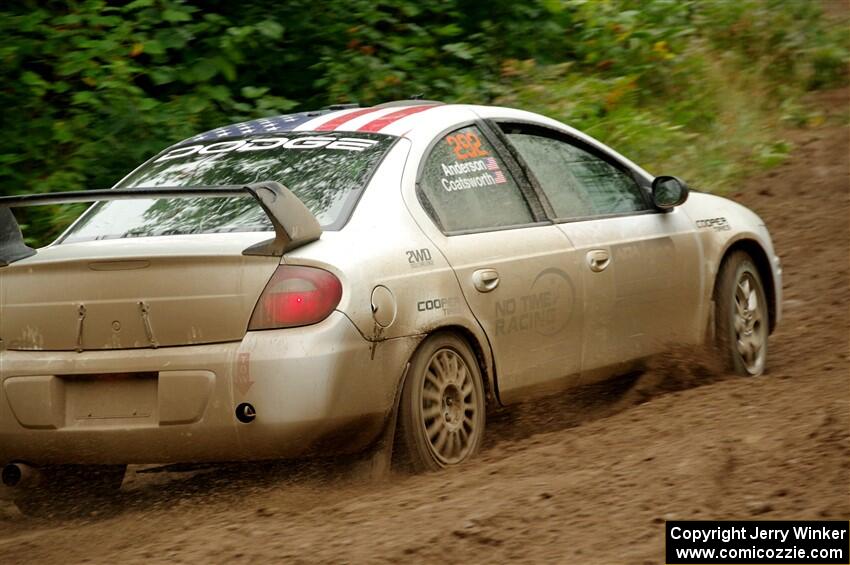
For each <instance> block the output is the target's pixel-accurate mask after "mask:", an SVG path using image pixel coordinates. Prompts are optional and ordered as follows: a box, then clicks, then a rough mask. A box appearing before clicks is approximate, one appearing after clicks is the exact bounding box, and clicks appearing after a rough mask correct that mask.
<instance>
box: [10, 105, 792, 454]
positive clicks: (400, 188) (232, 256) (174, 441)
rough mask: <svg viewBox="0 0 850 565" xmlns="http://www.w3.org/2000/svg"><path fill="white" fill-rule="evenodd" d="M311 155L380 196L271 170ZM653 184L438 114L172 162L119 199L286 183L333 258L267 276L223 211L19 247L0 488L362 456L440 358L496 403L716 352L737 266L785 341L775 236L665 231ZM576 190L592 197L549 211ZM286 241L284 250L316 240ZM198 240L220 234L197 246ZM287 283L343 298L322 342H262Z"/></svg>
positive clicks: (516, 124) (757, 229)
mask: <svg viewBox="0 0 850 565" xmlns="http://www.w3.org/2000/svg"><path fill="white" fill-rule="evenodd" d="M332 144H341V145H342V146H343V148H342V149H339V148H338V147H337V148H329V146H330V145H332ZM305 147H306V149H305ZM376 148H378V149H379V150H378V149H376ZM302 149H304V150H309V151H313V152H321V151H323V152H325V153H327V152H333V151H339V152H346V154H351V155H361V154H365V153H369V152H370V151H372V152H373V153H371V155H372V156H373V157H374V158H373V159H372V161H369V163H368V164H365V165H364V164H363V163H362V162H357V163H355V164H354V165H352V166H351V167H349V168H346V165H345V162H342V164H341V165H340V164H337V165H338V166H337V165H334V166H336V169H335V170H343V169H345V170H355V169H356V170H357V171H360V172H362V173H363V174H362V175H361V176H360V177H358V179H357V182H356V183H354V184H355V185H356V186H354V187H353V188H351V187H350V186H349V187H348V188H346V189H345V190H344V191H343V192H345V194H344V195H343V196H339V195H338V194H337V193H338V192H339V190H338V189H334V190H332V191H330V192H329V193H328V194H323V193H321V190H320V189H316V188H315V187H317V186H319V187H321V186H324V183H326V182H330V183H331V184H332V181H327V179H325V178H321V177H316V179H314V180H313V181H311V180H310V179H311V177H310V174H307V175H306V177H304V178H300V177H299V178H298V179H292V178H285V177H286V176H287V174H290V173H287V172H286V171H287V170H289V169H286V170H284V169H281V168H279V167H278V168H277V169H276V168H275V167H276V166H277V165H276V164H275V163H277V164H279V162H282V161H281V160H285V159H288V158H289V157H287V155H290V154H294V153H296V152H298V151H299V150H302ZM325 153H321V154H320V153H316V155H318V156H321V155H324V154H325ZM258 155H267V156H269V162H268V163H266V162H260V161H262V159H261V158H260V157H258ZM249 157H250V159H254V161H250V160H246V159H249ZM317 158H319V157H317ZM322 158H324V157H322ZM351 158H354V157H351ZM228 159H230V160H231V161H228V163H230V164H229V165H228V166H227V167H223V169H222V170H218V169H217V168H216V167H217V163H221V162H224V161H226V160H228ZM257 159H259V160H260V161H257ZM269 163H271V165H270V164H269ZM298 163H302V164H303V160H302V161H298ZM322 164H323V163H322V162H319V163H317V164H316V166H315V167H314V169H311V168H310V165H309V163H308V164H307V165H305V167H304V170H306V171H308V172H309V170H313V171H314V173H315V170H318V169H316V167H320V166H321V165H322ZM299 166H300V165H299ZM240 167H241V168H240ZM296 168H297V166H296ZM234 169H239V170H240V173H239V174H233V170H234ZM151 171H153V172H151ZM570 171H579V172H577V173H576V172H570ZM290 172H291V171H290ZM219 173H220V174H219ZM311 174H313V173H311ZM158 175H159V176H158ZM281 175H282V177H284V178H281ZM568 175H573V177H572V178H568ZM653 179H654V177H653V176H651V175H650V174H648V173H647V172H646V171H644V170H643V169H641V168H640V167H638V166H637V165H635V164H634V163H632V162H630V161H629V160H628V159H626V158H624V157H623V156H621V155H619V154H617V153H616V152H614V151H613V150H611V149H609V148H608V147H606V146H604V145H602V144H601V143H599V142H597V141H595V140H593V139H592V138H590V137H588V136H586V135H584V134H582V133H580V132H578V131H576V130H574V129H572V128H570V127H567V126H565V125H563V124H561V123H559V122H557V121H554V120H551V119H548V118H545V117H542V116H539V115H536V114H532V113H529V112H525V111H519V110H513V109H507V108H497V107H485V106H468V105H441V104H433V103H427V102H408V103H403V104H397V105H387V106H382V107H374V108H346V109H341V110H328V111H323V112H318V113H305V114H295V115H291V116H283V117H279V118H270V119H266V120H259V121H254V122H248V123H245V124H237V125H235V126H229V127H227V128H220V129H219V130H214V131H213V132H207V133H206V134H202V135H199V136H197V137H196V138H193V139H190V140H187V141H185V142H183V143H181V144H178V145H176V146H173V147H170V148H168V149H166V150H165V151H164V152H163V153H161V154H160V155H158V156H156V157H154V158H152V159H151V160H150V161H148V162H147V163H146V164H144V165H142V166H141V167H140V168H139V169H138V170H137V171H135V172H134V173H131V174H130V175H129V176H128V177H127V179H124V180H123V181H122V182H121V183H119V184H118V185H117V186H118V188H117V189H115V190H114V192H118V191H120V190H122V189H124V190H128V189H131V188H132V187H134V186H136V187H139V186H187V185H193V186H205V187H209V186H220V185H228V186H237V185H242V184H248V183H252V182H253V183H262V182H264V181H278V182H281V183H282V184H283V185H286V186H287V187H289V189H290V190H291V191H292V192H291V193H292V194H294V195H295V196H297V197H298V198H299V199H300V200H301V201H302V202H304V203H305V204H306V205H307V208H308V209H310V211H311V212H312V213H313V214H314V215H315V217H316V218H318V222H319V223H321V227H322V230H321V233H320V237H319V236H318V235H316V237H313V238H311V237H307V238H306V241H303V242H298V244H297V245H290V246H282V247H279V248H278V249H277V250H276V251H275V250H274V249H273V250H272V251H270V252H268V253H251V252H250V251H248V250H250V249H254V250H256V249H257V247H258V246H259V247H261V248H262V247H263V245H264V244H265V243H267V242H268V241H269V237H270V233H269V231H270V229H271V228H270V227H269V226H268V225H267V224H263V222H265V221H266V219H264V216H262V214H261V215H260V216H256V215H253V214H254V213H255V212H254V211H250V212H245V211H244V210H242V209H240V211H238V213H231V212H232V210H231V211H230V212H228V213H227V214H225V215H227V216H228V220H227V222H230V223H227V222H224V223H222V222H218V223H216V220H215V218H216V209H214V208H203V206H201V207H199V208H175V206H177V205H176V204H175V203H176V202H178V200H181V199H167V200H159V201H158V202H167V203H169V204H168V205H167V206H163V205H158V204H154V200H150V201H143V202H144V206H145V207H144V208H142V209H141V210H142V212H139V209H138V208H133V206H138V205H139V204H138V203H139V201H138V200H133V201H130V204H127V206H128V207H125V208H120V207H118V206H119V205H120V206H124V205H125V204H126V203H124V202H123V201H111V200H107V201H106V202H105V203H99V204H96V205H95V206H93V207H92V208H91V209H90V210H89V211H88V212H86V213H85V214H83V216H82V217H81V218H80V219H79V220H78V221H77V223H76V224H75V225H73V226H72V227H71V228H70V229H69V230H68V231H67V232H66V233H65V234H64V235H63V236H61V237H60V238H59V239H58V240H57V241H56V242H55V243H53V244H52V245H49V246H47V247H45V248H43V249H40V250H38V252H37V253H35V254H30V253H28V252H26V251H21V249H22V248H21V245H20V242H17V243H14V244H12V243H9V241H11V240H12V239H14V237H13V236H14V234H12V235H11V236H8V238H9V239H8V240H7V242H6V244H5V247H0V248H4V249H6V261H5V262H6V263H8V264H7V265H6V266H3V267H0V339H2V341H0V380H2V386H0V463H4V462H11V461H22V462H27V463H30V464H33V465H45V464H58V463H77V464H113V463H142V462H157V463H160V462H162V463H165V462H185V461H210V460H239V459H263V458H278V457H296V456H302V455H306V454H313V453H321V454H329V453H342V452H353V451H358V450H362V449H363V448H365V447H367V446H368V445H369V444H370V443H371V442H373V441H375V439H376V438H377V437H378V436H379V435H380V434H381V432H382V430H383V429H384V427H385V425H386V423H387V422H388V421H390V420H391V418H390V416H391V415H392V414H393V410H394V408H395V406H396V405H397V402H398V397H399V391H400V390H401V387H402V386H403V383H404V379H405V374H406V370H407V368H408V364H409V360H410V358H411V356H412V355H413V354H414V352H415V351H416V349H417V347H418V346H419V345H420V343H422V341H423V340H424V339H425V338H426V337H427V336H428V335H431V334H433V333H434V332H438V331H441V330H452V331H453V332H455V333H456V334H458V335H460V336H463V338H464V339H465V340H467V341H468V343H469V344H470V347H471V348H472V349H473V350H474V351H475V352H476V355H477V357H478V359H479V362H480V365H481V367H480V369H481V374H482V376H483V379H484V387H485V389H486V391H487V396H488V398H489V399H490V401H491V402H494V403H501V404H509V403H513V402H516V401H519V400H521V399H524V398H528V397H529V396H530V395H534V394H543V393H547V392H550V391H552V390H556V389H558V388H563V387H569V386H574V385H577V384H580V383H586V382H589V381H591V380H594V379H599V378H603V377H605V376H608V375H611V374H613V373H616V372H618V371H622V370H625V369H627V368H629V367H630V366H631V365H632V364H633V363H635V362H637V361H639V360H641V359H644V358H646V357H648V356H650V355H653V354H656V353H658V352H660V351H663V350H664V349H665V348H666V347H668V346H669V345H670V344H671V343H692V344H698V343H703V342H705V341H706V340H708V339H710V338H711V333H712V329H711V328H712V325H711V321H712V317H713V296H714V286H715V278H716V275H717V272H718V269H719V266H720V265H721V263H722V261H723V259H724V257H725V256H727V255H728V254H729V253H730V252H732V251H733V250H735V249H744V250H746V251H747V252H748V253H749V254H750V255H751V256H752V257H753V259H754V261H755V262H756V263H757V264H758V268H759V272H760V275H761V278H762V280H763V281H764V283H765V288H766V294H767V296H768V302H769V310H770V318H769V320H770V329H771V330H772V329H773V327H774V325H775V324H776V322H777V321H778V320H779V318H780V313H781V312H780V304H781V269H780V265H779V260H778V258H777V257H776V255H775V253H774V249H773V247H772V244H771V240H770V237H769V235H768V232H767V229H766V228H765V226H764V223H763V222H762V221H761V220H760V219H759V218H758V217H757V216H756V215H755V214H754V213H752V212H751V211H749V210H748V209H746V208H744V207H742V206H740V205H738V204H735V203H733V202H731V201H729V200H726V199H723V198H720V197H717V196H712V195H708V194H701V193H691V195H690V197H689V198H688V199H687V201H686V202H685V203H684V204H682V205H679V206H675V207H672V208H670V209H659V208H657V207H655V206H653V200H652V194H651V190H652V189H651V186H652V183H653ZM349 180H350V179H349ZM346 182H348V181H346ZM574 182H578V183H579V184H581V185H583V186H586V187H588V188H589V190H590V191H589V192H588V193H587V194H581V195H578V196H577V195H576V194H575V193H566V192H565V193H561V192H559V191H558V188H557V186H558V185H559V183H562V184H563V185H564V186H566V185H567V184H570V185H571V186H572V183H574ZM299 183H301V185H303V187H304V188H302V189H298V188H297V186H300V185H299ZM311 187H312V188H311ZM594 187H596V188H598V189H599V191H598V192H594V191H593V189H594ZM299 190H300V192H299ZM313 190H318V193H315V192H311V191H313ZM334 191H336V192H334ZM567 192H568V191H567ZM287 194H288V192H287ZM317 194H318V196H317ZM203 198H206V197H201V196H199V199H203ZM311 198H312V200H311ZM323 198H324V200H323ZM243 200H245V201H247V202H248V204H247V205H246V206H249V207H251V206H253V208H254V209H255V210H260V212H262V211H263V209H262V207H261V206H257V202H254V201H253V200H252V199H251V198H247V199H243ZM192 202H193V203H194V204H193V205H195V204H197V203H198V202H200V200H198V201H197V202H195V201H192ZM227 202H232V200H228V201H227ZM7 204H8V203H7ZM109 206H113V208H112V209H110V208H108V207H109ZM199 206H200V205H199ZM246 209H247V208H246ZM0 211H3V210H2V209H0ZM266 211H267V210H266ZM282 213H285V212H282ZM228 214H229V215H228ZM240 214H241V215H240ZM246 214H247V215H246ZM8 218H9V217H6V222H7V224H8V222H9V219H8ZM175 218H178V219H179V221H177V222H176V224H175V226H174V227H173V229H171V228H163V226H164V225H168V223H169V222H171V221H173V220H174V219H175ZM246 218H247V219H246ZM289 220H291V222H292V223H291V225H289V226H288V229H289V230H290V232H291V233H289V236H293V237H295V236H297V235H298V233H301V234H302V235H303V234H304V233H312V232H311V229H313V228H314V227H315V226H312V227H311V224H310V221H308V220H303V219H299V218H296V219H291V218H290V219H289ZM289 220H286V221H289ZM302 220H303V221H302ZM206 221H210V222H212V224H214V225H213V229H211V230H205V229H204V228H201V229H194V228H192V229H189V230H188V231H185V230H184V231H181V229H183V228H181V226H186V225H190V226H197V225H198V223H199V222H201V223H203V222H206ZM240 222H241V223H240ZM258 222H259V223H258ZM116 225H117V226H118V231H117V232H116V231H115V229H116V228H115V226H116ZM122 226H135V227H133V228H132V229H135V230H136V231H135V232H132V230H130V231H128V230H127V229H124V227H122ZM245 226H250V227H249V228H246V229H247V231H243V228H244V227H245ZM264 226H265V227H264ZM15 228H16V226H15ZM4 229H7V231H9V233H12V232H14V231H15V230H14V229H11V228H10V227H9V226H8V225H7V226H6V228H4ZM110 230H111V231H110ZM122 230H123V231H122ZM146 230H147V231H146ZM299 230H300V231H299ZM205 231H211V233H204V232H205ZM198 232H200V233H198ZM264 242H265V243H264ZM9 249H16V250H17V251H9ZM22 255H23V256H24V257H23V258H21V256H22ZM296 267H308V268H316V269H320V270H322V271H323V272H326V273H330V274H331V275H332V276H333V278H335V279H336V280H337V281H338V282H339V287H340V290H341V294H340V296H339V297H338V303H337V304H335V305H334V306H333V307H332V309H331V310H330V311H329V313H327V315H326V316H324V317H323V318H322V319H321V320H319V321H316V322H315V323H309V324H306V325H297V324H296V325H295V327H283V328H279V329H267V328H268V327H269V325H268V324H266V325H265V326H263V325H262V324H260V325H259V326H254V324H255V320H256V317H257V315H258V309H259V305H258V300H261V299H260V297H261V295H263V293H264V289H267V288H268V287H269V285H270V284H272V283H270V279H272V278H273V277H274V276H276V273H278V272H280V269H281V268H286V269H290V270H288V271H286V272H288V273H291V272H295V273H296V275H297V276H295V277H294V279H293V280H296V279H297V280H296V282H294V283H292V285H295V286H298V285H299V284H302V283H303V282H304V281H303V280H302V279H299V276H300V275H298V272H297V271H292V270H291V268H296ZM308 279H309V277H308ZM287 280H288V279H287ZM298 281H300V282H298ZM308 282H309V280H308ZM282 284H283V283H282ZM287 284H289V283H287ZM308 286H309V285H308ZM293 292H296V294H288V295H286V296H287V297H288V299H293V300H300V298H299V296H300V295H298V294H297V291H293ZM293 297H295V298H293ZM308 317H309V316H308ZM272 325H274V324H272ZM255 327H262V328H264V329H254V328H255ZM245 406H248V411H247V412H246V411H245V410H246V409H245ZM240 410H241V412H240Z"/></svg>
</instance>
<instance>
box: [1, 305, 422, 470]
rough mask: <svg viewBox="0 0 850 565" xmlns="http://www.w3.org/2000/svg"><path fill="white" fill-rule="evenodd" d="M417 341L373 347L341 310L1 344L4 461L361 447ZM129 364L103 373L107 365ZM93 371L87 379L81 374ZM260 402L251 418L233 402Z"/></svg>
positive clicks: (159, 458)
mask: <svg viewBox="0 0 850 565" xmlns="http://www.w3.org/2000/svg"><path fill="white" fill-rule="evenodd" d="M415 342H416V340H415V339H414V338H404V339H398V340H388V341H385V342H381V343H380V344H377V345H376V347H375V348H374V351H373V347H372V344H371V343H370V342H368V341H366V340H365V339H363V337H362V336H361V335H360V333H359V332H357V330H356V329H355V327H354V326H353V324H352V323H351V322H350V321H349V319H348V318H347V317H345V316H344V315H343V314H341V313H339V312H335V313H333V314H332V315H331V316H330V317H329V318H328V319H327V320H325V321H324V322H322V323H320V324H316V325H314V326H309V327H304V328H293V329H286V330H271V331H263V332H251V333H248V334H247V335H246V336H245V338H244V339H243V340H242V341H240V342H235V343H225V344H217V345H197V346H185V347H169V348H161V349H143V350H117V351H96V352H84V353H80V354H77V353H70V352H45V351H41V352H39V351H26V352H24V351H4V352H0V381H2V386H0V463H5V462H8V461H16V460H19V461H26V462H29V463H31V464H36V465H38V464H51V463H80V464H85V463H92V464H94V463H170V462H189V461H232V460H246V459H268V458H285V457H297V456H302V455H307V454H313V453H322V454H329V453H341V452H351V451H356V450H359V449H362V448H363V447H365V446H366V445H368V444H369V443H370V442H371V441H372V440H374V439H375V438H376V437H377V435H378V433H379V432H380V431H381V429H382V426H383V423H384V421H385V419H386V416H387V415H388V414H389V411H390V409H391V407H392V404H393V400H394V397H395V392H396V387H397V385H398V382H399V379H400V378H401V374H402V371H403V368H404V365H405V363H406V362H407V359H408V357H409V355H410V353H411V352H412V349H413V347H415ZM114 373H133V375H125V376H112V377H107V378H104V377H103V376H97V375H103V374H114ZM87 375H94V376H87ZM243 402H248V403H250V404H251V405H253V406H254V408H255V409H256V413H257V417H256V419H255V420H254V421H253V422H251V423H247V424H244V423H241V422H239V421H238V420H237V419H236V417H235V409H236V406H237V405H239V404H240V403H243Z"/></svg>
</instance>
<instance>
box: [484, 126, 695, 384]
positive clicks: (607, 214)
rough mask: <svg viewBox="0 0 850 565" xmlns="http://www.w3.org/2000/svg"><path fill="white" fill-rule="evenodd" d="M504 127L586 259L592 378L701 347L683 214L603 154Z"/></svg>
mask: <svg viewBox="0 0 850 565" xmlns="http://www.w3.org/2000/svg"><path fill="white" fill-rule="evenodd" d="M500 128H501V130H502V132H503V133H504V135H505V137H506V139H507V141H508V143H509V145H510V147H511V148H512V150H513V151H515V153H516V155H517V158H518V159H519V160H520V162H521V163H523V164H524V165H525V166H526V167H527V169H528V170H529V177H531V179H532V182H534V183H535V184H537V185H539V188H540V189H541V190H542V192H543V193H544V194H545V196H546V199H547V200H548V202H549V204H550V205H551V211H550V213H551V214H552V217H553V218H554V220H555V222H556V223H557V225H558V228H559V229H561V230H562V231H563V233H564V234H565V235H566V236H567V237H568V238H569V240H570V241H571V242H572V244H573V246H574V248H575V251H576V253H577V254H578V255H580V256H581V257H582V265H581V267H582V268H581V273H582V274H581V277H582V280H583V295H582V303H583V310H584V326H583V345H582V371H583V373H585V375H586V376H588V377H592V376H593V375H594V373H595V372H596V373H597V374H598V375H600V376H602V375H604V374H606V372H605V371H604V370H602V371H599V370H600V369H605V368H608V367H612V366H616V365H617V364H620V363H626V362H628V361H630V360H633V359H637V358H641V357H645V356H648V355H651V354H653V353H656V352H658V351H661V350H663V349H665V348H666V347H667V346H669V345H670V344H671V343H673V342H683V341H684V342H698V341H699V340H700V335H701V334H700V332H701V331H702V329H703V328H700V326H699V319H700V316H699V312H700V297H701V296H703V294H702V291H703V289H702V286H701V285H702V277H701V267H702V266H701V264H700V247H699V241H698V239H697V237H696V234H695V232H694V227H693V224H692V222H690V220H689V219H688V218H687V216H686V215H685V214H684V212H682V211H681V210H678V209H673V210H671V211H669V212H666V213H664V212H662V211H660V210H657V209H655V208H654V207H653V206H652V205H651V204H650V202H649V195H648V193H647V191H646V189H644V188H642V187H641V185H640V184H639V182H638V179H639V177H638V176H637V175H636V174H635V173H634V172H633V171H630V170H629V168H628V167H627V166H626V165H624V164H623V163H621V162H619V161H618V160H617V159H616V158H615V157H614V156H613V155H609V154H606V153H605V152H603V151H601V150H600V149H599V148H597V147H594V146H591V145H589V144H587V143H584V142H583V141H581V140H578V139H575V138H573V137H571V136H568V135H566V134H564V133H562V132H558V131H556V130H552V129H550V128H546V127H543V126H538V125H532V124H516V123H515V124H510V123H502V124H500Z"/></svg>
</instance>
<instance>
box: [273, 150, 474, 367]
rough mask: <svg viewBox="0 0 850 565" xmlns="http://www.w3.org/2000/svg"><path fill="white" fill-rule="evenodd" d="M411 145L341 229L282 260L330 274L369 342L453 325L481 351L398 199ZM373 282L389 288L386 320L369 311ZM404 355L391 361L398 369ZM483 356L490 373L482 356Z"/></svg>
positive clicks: (462, 304)
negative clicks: (388, 320) (380, 321)
mask: <svg viewBox="0 0 850 565" xmlns="http://www.w3.org/2000/svg"><path fill="white" fill-rule="evenodd" d="M413 145H414V143H413V142H411V140H410V139H407V138H401V139H399V141H398V142H397V143H396V145H395V147H394V148H393V149H392V150H391V151H390V153H389V154H388V155H387V157H386V159H385V160H384V162H383V163H382V164H381V166H380V168H379V169H378V171H377V172H376V174H375V176H374V177H373V178H372V180H371V182H370V183H369V186H368V187H367V189H366V190H365V191H364V194H363V195H362V197H361V199H360V201H359V203H358V204H357V207H356V208H355V211H354V213H353V214H352V216H351V218H350V220H349V222H348V224H347V225H346V226H345V227H344V228H343V229H342V230H340V231H338V232H326V233H324V234H323V235H322V238H321V239H320V240H319V241H317V242H314V243H312V244H309V245H307V246H304V247H302V248H300V249H297V250H294V251H293V252H291V253H289V254H287V255H286V256H285V257H284V262H285V263H292V264H300V265H313V266H318V267H322V268H326V269H328V270H330V271H332V272H333V273H334V274H335V275H337V276H338V277H339V278H340V280H341V281H342V286H343V296H342V300H341V301H340V304H339V306H338V308H337V309H338V310H339V311H341V312H342V313H344V314H345V315H346V316H348V317H349V318H350V319H351V321H352V322H353V323H354V324H355V326H356V327H357V328H358V330H359V331H360V332H361V333H362V334H363V336H364V337H365V338H366V339H367V340H369V341H371V342H373V343H374V345H373V347H375V348H378V349H379V348H381V347H387V346H389V344H386V345H381V344H383V343H385V342H389V341H391V340H399V339H407V340H413V341H414V342H415V343H419V342H420V341H421V340H422V339H424V338H425V337H426V336H427V335H428V334H429V333H431V332H433V331H435V330H437V329H440V328H445V327H449V326H453V327H460V328H463V329H465V330H466V331H468V332H470V333H471V334H472V335H474V336H475V338H476V340H477V341H478V343H479V345H481V346H482V348H483V349H485V350H487V351H488V352H489V346H488V344H487V339H486V337H485V336H484V334H483V331H482V330H481V328H480V326H478V324H477V322H476V321H475V318H474V317H473V315H472V313H471V312H470V310H469V307H468V306H467V304H466V301H465V300H464V298H463V294H462V293H461V291H460V286H459V284H458V281H457V278H456V276H455V274H454V271H453V270H452V268H451V266H450V265H449V263H448V262H447V261H446V259H445V258H444V257H443V255H442V254H441V253H440V251H439V249H438V248H437V247H436V245H434V243H433V242H432V241H431V240H430V239H429V238H428V237H427V236H426V235H425V233H423V231H422V229H420V227H419V225H418V224H417V222H416V220H415V219H414V216H412V215H411V212H410V210H409V208H408V205H407V203H406V202H405V200H404V199H403V197H402V185H403V184H404V183H408V182H413V181H412V180H411V179H415V166H416V164H417V163H418V159H417V160H414V159H411V156H410V149H411V147H412V146H413ZM411 171H412V172H411ZM377 286H383V287H385V288H386V289H387V290H388V291H389V292H390V293H391V295H392V301H393V302H394V305H395V316H394V317H393V319H392V322H391V323H390V324H388V325H386V326H382V325H380V324H378V323H377V321H376V318H375V316H374V315H373V311H372V293H373V290H374V289H375V288H376V287H377ZM411 352H412V351H411ZM408 358H409V355H407V356H406V357H405V358H404V359H400V360H399V363H400V365H399V366H400V370H401V368H403V365H405V364H406V362H407V360H408ZM485 358H486V359H487V362H486V366H485V369H486V370H487V372H488V374H491V370H490V362H489V354H487V355H485Z"/></svg>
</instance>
